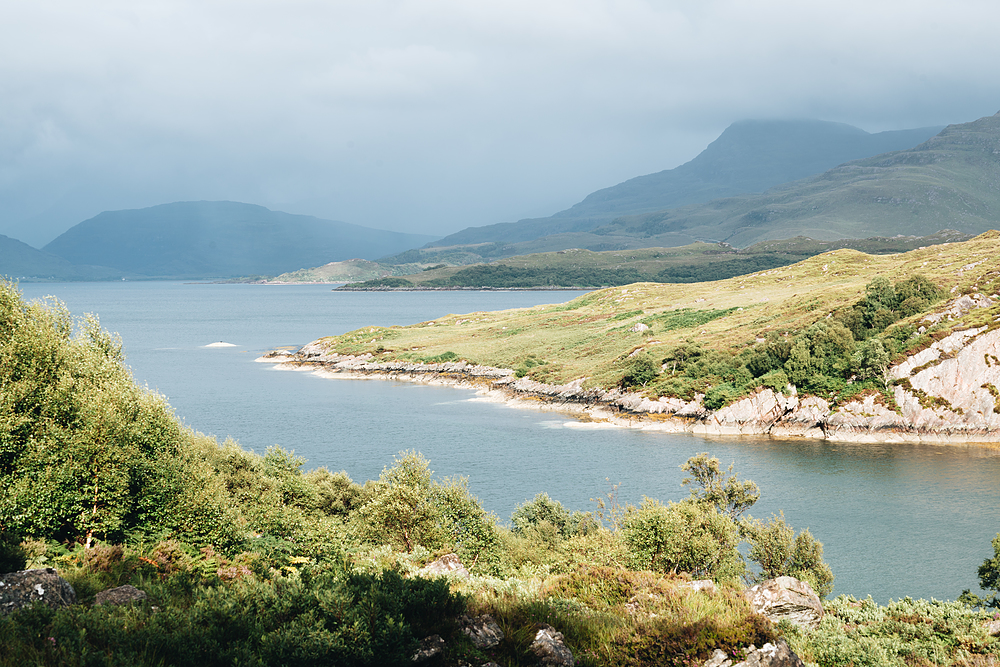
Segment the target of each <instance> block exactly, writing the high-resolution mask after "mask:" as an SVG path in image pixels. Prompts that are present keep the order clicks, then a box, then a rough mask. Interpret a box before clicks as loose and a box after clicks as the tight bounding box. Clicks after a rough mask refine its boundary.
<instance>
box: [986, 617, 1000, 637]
mask: <svg viewBox="0 0 1000 667" xmlns="http://www.w3.org/2000/svg"><path fill="white" fill-rule="evenodd" d="M983 627H984V628H985V629H986V634H988V635H990V636H991V637H1000V618H995V619H993V620H992V621H987V622H986V624H985V625H984V626H983Z"/></svg>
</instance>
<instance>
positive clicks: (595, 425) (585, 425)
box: [538, 421, 621, 431]
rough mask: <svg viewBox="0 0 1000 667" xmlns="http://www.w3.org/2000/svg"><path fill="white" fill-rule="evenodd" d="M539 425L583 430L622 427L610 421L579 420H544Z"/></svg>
mask: <svg viewBox="0 0 1000 667" xmlns="http://www.w3.org/2000/svg"><path fill="white" fill-rule="evenodd" d="M538 425H539V426H541V427H542V428H550V429H564V428H572V429H579V430H582V431H597V430H602V429H608V428H621V427H620V426H618V425H616V424H612V423H610V422H578V421H543V422H538Z"/></svg>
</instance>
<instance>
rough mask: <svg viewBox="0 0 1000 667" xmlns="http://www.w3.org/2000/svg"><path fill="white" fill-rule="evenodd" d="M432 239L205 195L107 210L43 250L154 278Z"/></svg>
mask: <svg viewBox="0 0 1000 667" xmlns="http://www.w3.org/2000/svg"><path fill="white" fill-rule="evenodd" d="M431 238H432V237H428V236H421V235H417V234H403V233H399V232H389V231H384V230H377V229H369V228H366V227H360V226H357V225H349V224H347V223H343V222H335V221H332V220H321V219H319V218H314V217H312V216H306V215H291V214H289V213H282V212H280V211H271V210H268V209H266V208H264V207H263V206H254V205H252V204H241V203H238V202H205V201H202V202H176V203H173V204H163V205H160V206H153V207H151V208H144V209H137V210H127V211H106V212H104V213H101V214H100V215H98V216H96V217H94V218H91V219H90V220H85V221H84V222H81V223H79V224H77V225H76V226H74V227H72V228H71V229H69V230H68V231H67V232H65V233H64V234H62V235H61V236H59V237H58V238H56V239H55V240H53V241H52V242H51V243H49V244H48V245H46V246H45V248H44V250H45V251H46V252H49V253H51V254H54V255H58V256H59V257H62V258H63V259H65V260H67V261H69V262H72V263H74V264H97V265H102V266H109V267H114V268H115V269H118V270H119V271H127V272H130V273H135V274H139V275H142V276H147V277H153V276H156V277H185V278H188V277H191V278H194V277H198V278H205V277H233V276H246V275H272V276H273V275H277V274H280V273H285V272H287V271H295V270H297V269H301V268H306V267H313V266H320V265H322V264H326V263H328V262H331V261H338V260H347V259H352V258H357V257H360V258H365V259H377V258H378V257H382V256H383V255H388V254H391V253H396V252H400V251H401V250H405V249H406V248H412V247H414V246H416V245H420V244H422V243H426V242H427V241H428V240H430V239H431Z"/></svg>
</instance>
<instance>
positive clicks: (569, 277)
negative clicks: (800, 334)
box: [276, 230, 971, 290]
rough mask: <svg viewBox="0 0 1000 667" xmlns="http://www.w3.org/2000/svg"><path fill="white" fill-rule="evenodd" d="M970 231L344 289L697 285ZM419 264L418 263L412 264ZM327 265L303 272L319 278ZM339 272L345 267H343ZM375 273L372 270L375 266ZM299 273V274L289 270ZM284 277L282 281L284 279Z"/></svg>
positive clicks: (511, 260)
mask: <svg viewBox="0 0 1000 667" xmlns="http://www.w3.org/2000/svg"><path fill="white" fill-rule="evenodd" d="M969 238H971V237H970V236H969V235H967V234H960V233H958V232H954V231H953V230H943V231H941V232H938V233H937V234H934V235H931V236H919V237H918V236H905V237H904V236H897V237H893V238H885V237H876V238H870V239H841V240H838V241H815V240H813V239H807V238H804V237H797V238H794V239H787V240H784V241H768V242H762V243H758V244H755V245H752V246H750V247H749V248H743V249H737V248H734V247H733V246H731V245H728V244H725V243H692V244H690V245H686V246H681V247H675V248H639V249H635V250H628V251H620V250H614V251H604V252H593V251H590V250H581V249H578V248H570V249H568V250H559V251H557V252H548V253H538V254H531V255H518V256H516V257H508V258H506V259H501V260H497V261H495V262H490V263H489V264H473V265H469V266H441V267H439V268H435V267H428V268H425V269H424V270H422V271H421V270H419V269H413V270H412V272H410V273H404V272H403V271H397V272H390V271H388V270H386V269H392V268H401V267H402V266H405V265H401V266H400V267H393V266H391V265H376V266H382V267H384V268H383V270H381V271H380V272H378V274H377V275H372V276H370V277H368V278H367V279H362V280H364V281H365V282H355V281H356V280H358V279H355V280H354V281H347V282H349V283H350V284H348V285H344V286H343V287H341V288H340V289H343V290H371V289H397V290H406V289H448V288H470V287H471V288H500V289H504V288H514V289H527V288H535V287H578V288H594V287H608V286H612V285H625V284H628V283H634V282H641V281H646V282H658V283H696V282H704V281H708V280H722V279H725V278H732V277H733V276H739V275H743V274H747V273H754V272H755V271H764V270H767V269H773V268H776V267H779V266H786V265H788V264H794V263H795V262H798V261H801V260H803V259H805V258H807V257H812V256H813V255H818V254H820V253H823V252H828V251H830V250H835V249H838V248H851V249H854V250H860V251H862V252H867V253H871V254H877V255H885V254H890V253H899V252H906V251H908V250H915V249H916V248H919V247H921V246H930V245H937V244H940V243H949V242H955V241H967V240H968V239H969ZM411 266H417V265H411ZM324 269H325V267H320V268H319V269H314V270H312V271H311V272H303V273H305V275H308V276H314V277H318V276H320V275H322V273H321V272H322V271H323V270H324ZM337 271H338V275H344V273H345V272H344V271H343V270H340V269H337ZM369 273H373V272H372V271H369ZM289 275H292V274H289ZM281 278H282V277H281V276H279V278H277V279H276V280H280V279H281Z"/></svg>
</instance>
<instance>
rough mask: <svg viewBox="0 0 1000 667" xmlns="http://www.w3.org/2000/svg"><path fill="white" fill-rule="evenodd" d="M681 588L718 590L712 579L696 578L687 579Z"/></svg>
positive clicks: (709, 591) (712, 591) (707, 590)
mask: <svg viewBox="0 0 1000 667" xmlns="http://www.w3.org/2000/svg"><path fill="white" fill-rule="evenodd" d="M679 588H690V589H691V590H693V591H703V592H705V593H715V591H716V589H715V582H714V581H712V580H711V579H695V580H694V581H685V582H684V583H683V584H681V585H680V586H679ZM716 650H718V649H716Z"/></svg>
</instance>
